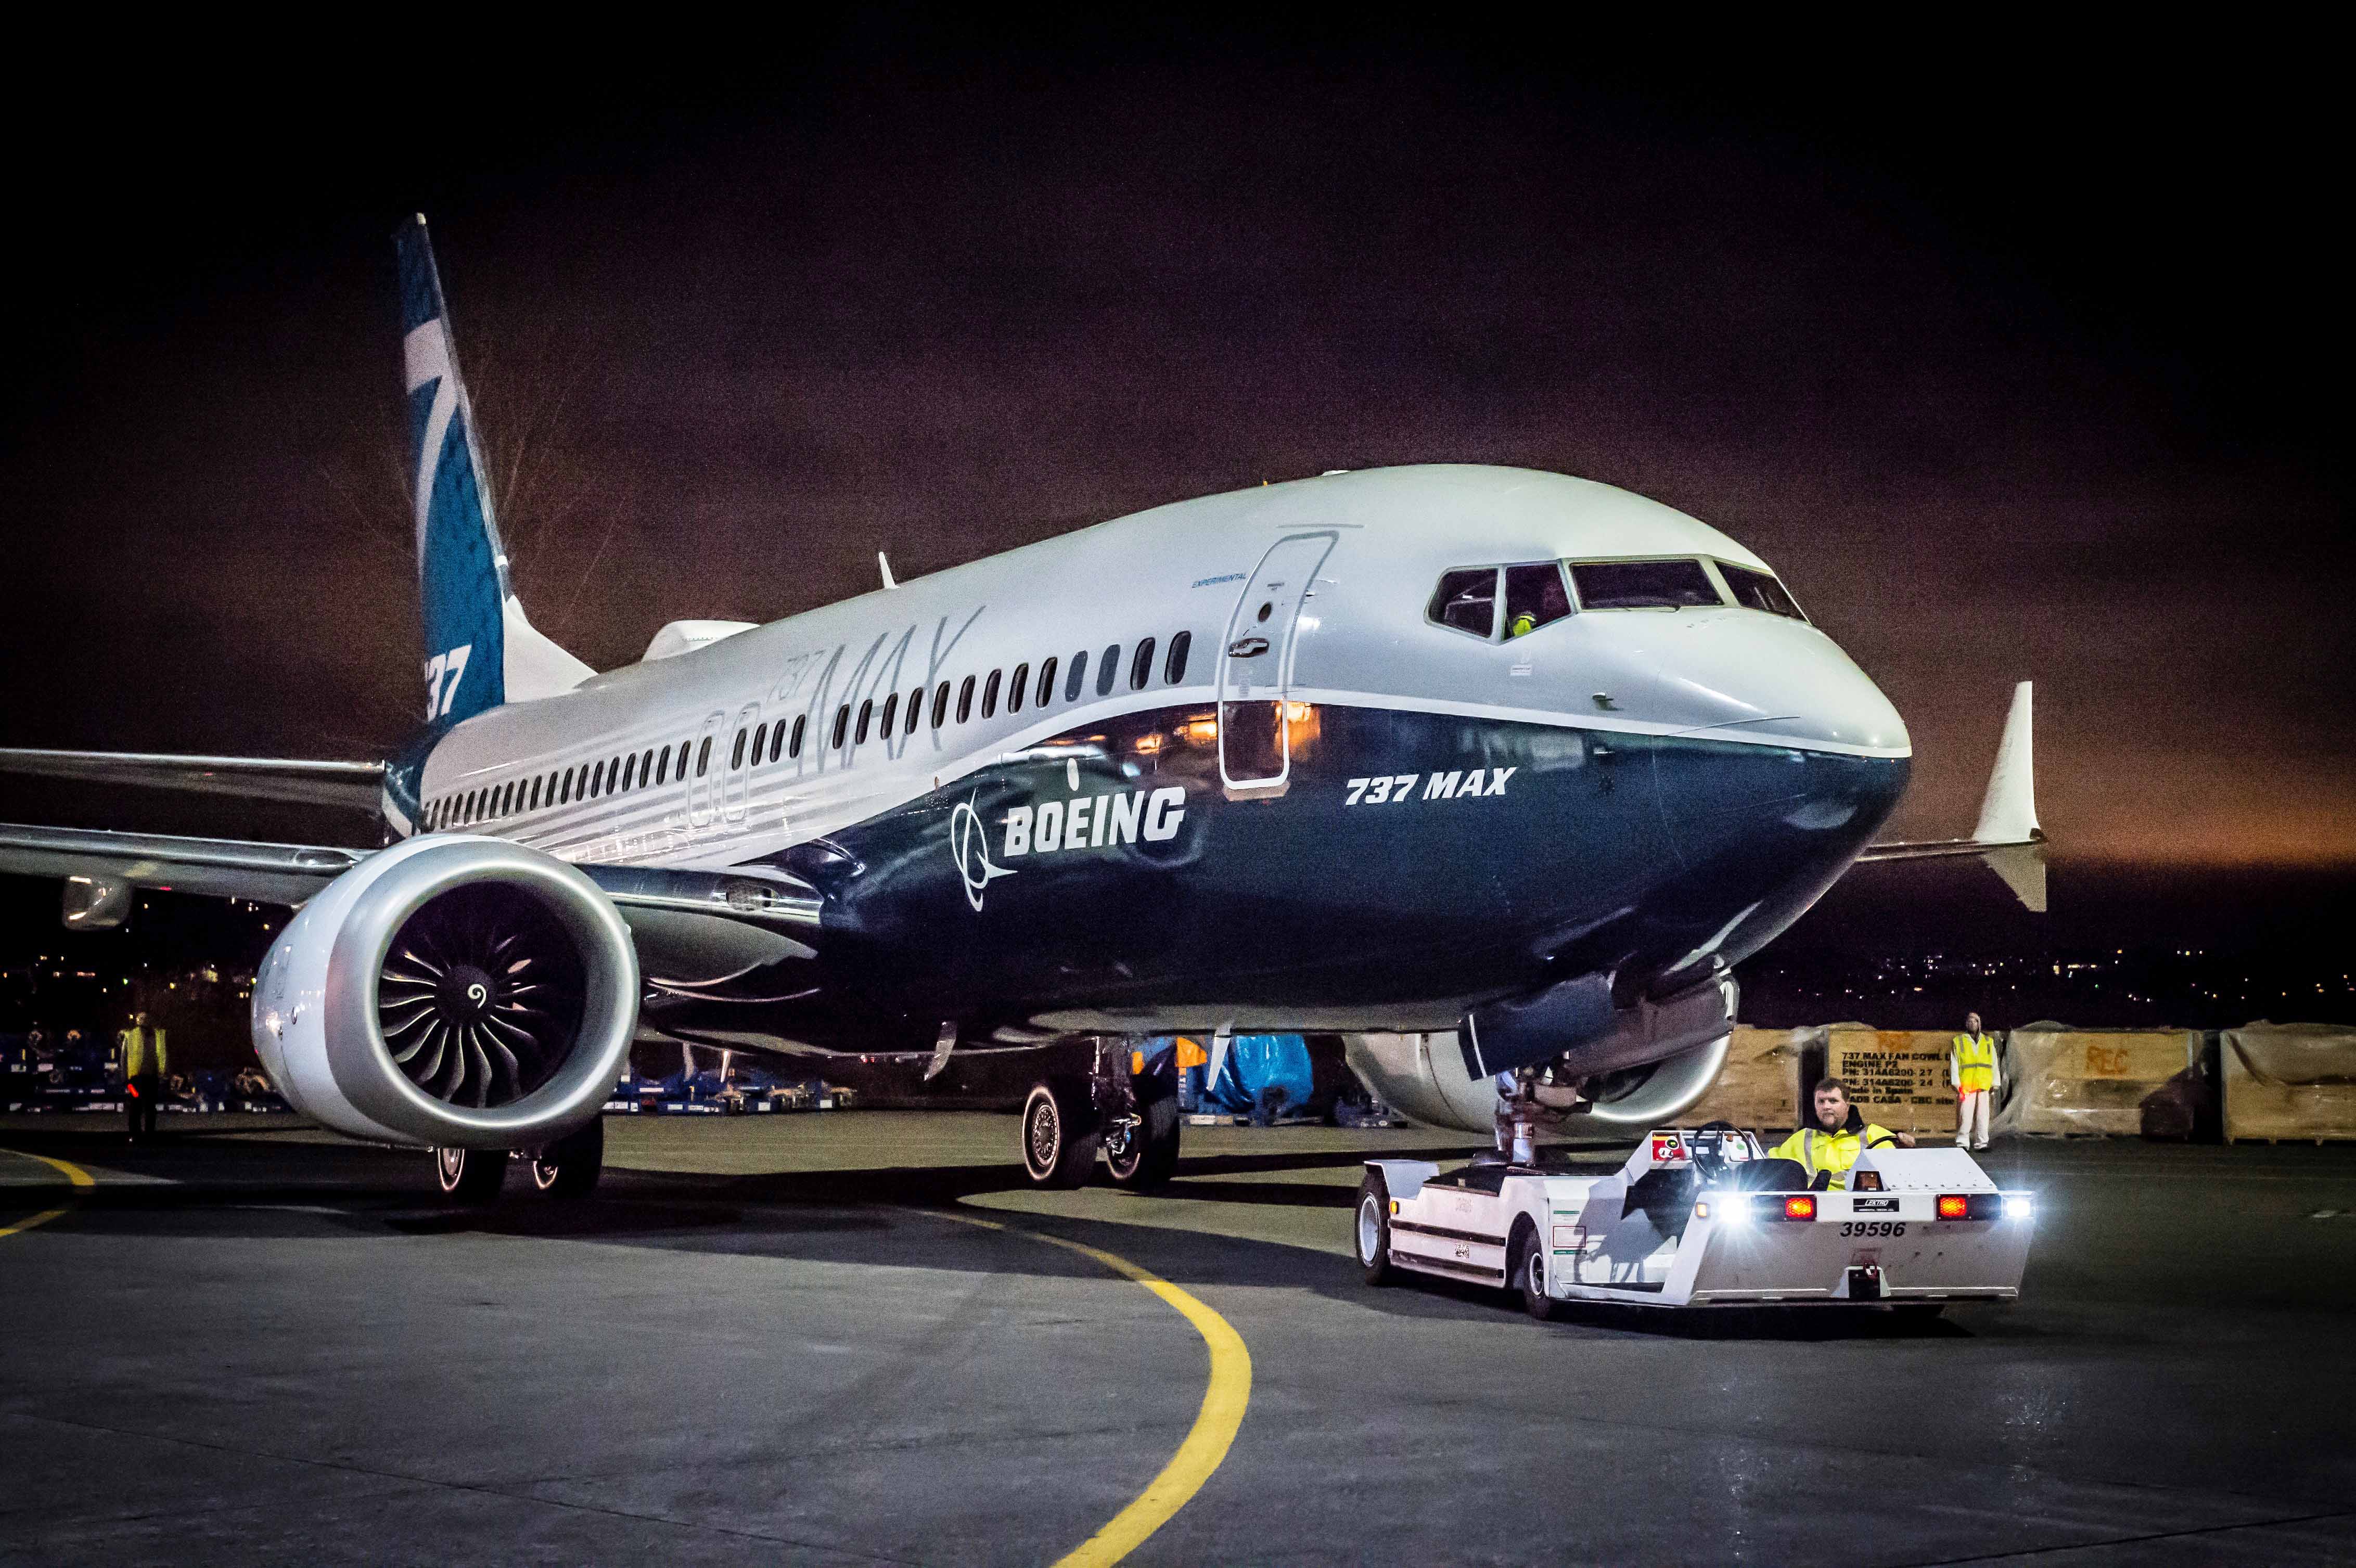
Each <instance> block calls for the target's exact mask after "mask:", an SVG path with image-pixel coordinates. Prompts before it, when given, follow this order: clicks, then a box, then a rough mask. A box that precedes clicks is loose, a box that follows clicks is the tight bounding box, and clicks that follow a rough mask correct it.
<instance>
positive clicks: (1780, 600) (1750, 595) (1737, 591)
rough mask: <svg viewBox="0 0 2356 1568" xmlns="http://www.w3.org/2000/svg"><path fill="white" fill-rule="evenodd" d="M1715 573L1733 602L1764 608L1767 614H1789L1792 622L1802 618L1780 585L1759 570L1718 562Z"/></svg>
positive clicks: (1758, 608)
mask: <svg viewBox="0 0 2356 1568" xmlns="http://www.w3.org/2000/svg"><path fill="white" fill-rule="evenodd" d="M1718 574H1719V576H1720V577H1723V578H1725V579H1726V586H1727V587H1728V588H1729V589H1730V590H1731V591H1732V592H1733V594H1734V602H1735V603H1737V604H1741V605H1744V606H1747V607H1748V608H1750V609H1752V610H1764V611H1766V612H1767V613H1769V614H1770V615H1789V616H1790V617H1791V618H1792V619H1793V620H1794V621H1804V620H1806V619H1807V617H1806V616H1805V615H1803V614H1801V613H1800V607H1799V606H1798V605H1797V604H1794V603H1792V595H1791V594H1790V593H1788V592H1785V591H1784V588H1783V584H1782V583H1780V582H1778V581H1775V580H1774V578H1772V577H1771V576H1769V575H1768V574H1767V573H1766V572H1763V571H1751V569H1750V568H1749V567H1747V566H1734V565H1730V563H1728V562H1726V561H1723V560H1721V561H1719V563H1718Z"/></svg>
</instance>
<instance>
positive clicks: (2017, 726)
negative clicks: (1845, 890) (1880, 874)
mask: <svg viewBox="0 0 2356 1568" xmlns="http://www.w3.org/2000/svg"><path fill="white" fill-rule="evenodd" d="M1959 855H1976V856H1978V857H1979V858H1980V859H1982V860H1983V861H1985V862H1987V868H1988V869H1990V870H1992V871H1994V872H1995V873H1996V874H1997V876H1999V877H2001V878H2003V879H2004V884H2005V886H2007V887H2008V888H2010V889H2011V890H2012V891H2013V894H2014V896H2015V897H2017V898H2019V900H2020V901H2021V902H2022V903H2024V904H2026V905H2028V906H2029V908H2030V909H2032V910H2034V911H2036V912H2038V913H2039V914H2043V913H2044V912H2045V829H2044V828H2042V827H2040V826H2038V822H2037V770H2036V768H2035V766H2034V764H2033V759H2032V757H2031V755H2030V750H2029V682H2027V681H2025V680H2024V681H2022V682H2021V683H2020V684H2019V685H2018V686H2016V687H2014V688H2012V711H2011V712H2010V713H2008V714H2007V715H2006V716H2005V720H2004V739H2002V740H2001V741H1997V748H1996V766H1995V768H1994V769H1992V770H1991V771H1990V772H1989V773H1988V783H1987V795H1984V796H1982V797H1981V800H1980V820H1979V826H1978V827H1975V828H1974V829H1972V836H1971V837H1969V838H1941V839H1934V840H1926V841H1924V842H1922V843H1914V844H1876V845H1873V846H1871V847H1869V848H1867V849H1866V850H1865V851H1864V852H1863V853H1861V854H1859V855H1858V859H1859V860H1934V859H1946V858H1949V857H1952V856H1959Z"/></svg>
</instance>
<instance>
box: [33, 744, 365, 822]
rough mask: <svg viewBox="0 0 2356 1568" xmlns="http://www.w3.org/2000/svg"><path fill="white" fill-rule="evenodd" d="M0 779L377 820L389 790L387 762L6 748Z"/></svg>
mask: <svg viewBox="0 0 2356 1568" xmlns="http://www.w3.org/2000/svg"><path fill="white" fill-rule="evenodd" d="M0 773H21V774H25V775H27V776H31V777H38V778H53V779H78V780H80V781H82V782H84V783H89V784H136V785H139V786H141V787H143V788H146V789H169V790H178V791H181V792H183V793H186V794H194V795H236V796H238V797H239V798H240V799H242V800H269V801H284V802H287V803H290V804H293V805H329V806H342V807H345V808H348V809H349V810H353V811H361V812H366V813H367V814H369V816H375V815H376V814H377V811H378V802H379V799H380V796H381V795H382V793H383V790H384V764H383V763H334V762H313V761H308V760H305V759H300V758H292V757H176V756H168V755H164V754H161V753H156V752H50V751H35V750H28V749H25V748H20V747H0Z"/></svg>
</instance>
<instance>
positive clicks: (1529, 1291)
mask: <svg viewBox="0 0 2356 1568" xmlns="http://www.w3.org/2000/svg"><path fill="white" fill-rule="evenodd" d="M1505 1256H1506V1258H1507V1259H1508V1260H1509V1262H1508V1264H1507V1268H1508V1270H1509V1273H1508V1274H1507V1276H1506V1277H1507V1278H1509V1279H1511V1280H1512V1281H1513V1282H1514V1287H1515V1289H1517V1290H1519V1291H1520V1292H1521V1293H1522V1309H1523V1310H1524V1311H1526V1312H1527V1313H1528V1314H1529V1315H1530V1316H1531V1317H1535V1318H1537V1320H1538V1321H1539V1322H1541V1323H1545V1322H1547V1321H1550V1320H1551V1319H1552V1318H1553V1317H1554V1315H1555V1311H1556V1308H1558V1307H1560V1306H1561V1303H1559V1302H1558V1301H1557V1300H1555V1298H1554V1297H1553V1296H1548V1295H1547V1293H1546V1266H1547V1258H1546V1249H1545V1248H1544V1247H1541V1246H1539V1245H1538V1228H1537V1226H1536V1225H1533V1224H1531V1223H1530V1217H1529V1216H1528V1215H1526V1214H1525V1215H1523V1216H1522V1217H1521V1218H1520V1219H1518V1220H1516V1221H1514V1233H1513V1236H1512V1238H1511V1239H1510V1240H1509V1241H1507V1243H1505Z"/></svg>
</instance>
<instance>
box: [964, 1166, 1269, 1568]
mask: <svg viewBox="0 0 2356 1568" xmlns="http://www.w3.org/2000/svg"><path fill="white" fill-rule="evenodd" d="M927 1212H929V1213H935V1214H938V1215H940V1217H941V1218H943V1219H945V1220H955V1221H958V1223H959V1224H962V1225H979V1226H980V1227H981V1228H982V1229H983V1230H985V1231H1009V1232H1013V1233H1014V1234H1015V1235H1018V1236H1028V1237H1029V1238H1031V1240H1033V1241H1034V1242H1044V1243H1047V1244H1048V1245H1049V1246H1051V1247H1061V1248H1063V1249H1064V1250H1065V1251H1066V1252H1067V1253H1079V1254H1080V1255H1081V1256H1082V1257H1084V1258H1087V1259H1089V1260H1090V1261H1092V1262H1095V1263H1098V1264H1103V1265H1104V1266H1105V1267H1106V1268H1108V1269H1110V1270H1111V1271H1112V1272H1113V1273H1115V1274H1117V1275H1120V1276H1121V1277H1122V1278H1123V1279H1127V1280H1130V1281H1133V1282H1134V1283H1136V1284H1138V1285H1143V1286H1144V1287H1145V1288H1146V1289H1148V1290H1150V1291H1151V1292H1152V1293H1153V1294H1154V1295H1156V1296H1160V1297H1161V1298H1162V1300H1163V1301H1164V1302H1165V1303H1167V1304H1168V1305H1169V1306H1170V1307H1172V1308H1173V1309H1174V1310H1175V1311H1176V1312H1177V1313H1178V1315H1179V1316H1180V1317H1183V1318H1185V1319H1186V1321H1187V1322H1189V1323H1191V1324H1193V1325H1194V1332H1195V1333H1197V1334H1200V1335H1201V1336H1202V1337H1203V1344H1204V1347H1205V1349H1208V1350H1209V1351H1210V1353H1211V1381H1210V1384H1209V1386H1208V1387H1206V1388H1205V1389H1204V1391H1203V1405H1202V1408H1201V1409H1200V1410H1198V1411H1196V1412H1195V1413H1194V1427H1193V1428H1192V1429H1191V1430H1190V1431H1188V1433H1187V1434H1186V1440H1185V1441H1184V1442H1183V1443H1181V1444H1180V1445H1178V1452H1176V1453H1175V1454H1173V1455H1172V1456H1170V1463H1168V1464H1167V1465H1164V1466H1162V1473H1161V1474H1160V1475H1158V1476H1156V1477H1153V1479H1152V1480H1151V1482H1149V1483H1148V1484H1147V1486H1146V1488H1145V1490H1143V1491H1141V1492H1140V1493H1139V1494H1138V1495H1137V1498H1136V1500H1135V1501H1133V1502H1131V1503H1130V1505H1129V1506H1128V1507H1127V1508H1125V1509H1121V1510H1120V1511H1119V1513H1117V1514H1115V1515H1113V1516H1112V1518H1111V1520H1109V1521H1108V1522H1107V1523H1106V1525H1105V1527H1104V1528H1103V1529H1102V1530H1099V1531H1097V1532H1096V1533H1095V1534H1094V1535H1091V1536H1090V1537H1088V1538H1087V1540H1086V1541H1082V1542H1081V1543H1080V1544H1079V1546H1078V1548H1077V1549H1076V1550H1075V1551H1073V1552H1069V1553H1067V1554H1066V1555H1065V1556H1063V1557H1060V1558H1058V1559H1056V1561H1055V1568H1107V1565H1108V1564H1110V1563H1118V1562H1119V1561H1120V1560H1121V1559H1122V1558H1124V1557H1126V1556H1128V1555H1129V1554H1130V1552H1134V1551H1136V1550H1137V1549H1138V1548H1139V1547H1140V1546H1142V1545H1144V1544H1145V1541H1146V1538H1147V1537H1148V1536H1151V1534H1152V1533H1153V1532H1154V1531H1157V1530H1160V1529H1161V1528H1162V1526H1163V1525H1165V1524H1167V1523H1169V1522H1170V1519H1171V1516H1172V1515H1173V1514H1175V1513H1176V1512H1177V1511H1178V1510H1179V1509H1182V1508H1184V1507H1185V1506H1186V1504H1187V1503H1188V1502H1189V1501H1190V1500H1191V1499H1193V1498H1194V1494H1195V1493H1196V1492H1199V1491H1201V1490H1202V1489H1203V1483H1204V1482H1205V1481H1207V1480H1209V1479H1210V1478H1211V1474H1212V1472H1213V1471H1215V1470H1216V1469H1217V1468H1218V1467H1219V1464H1220V1462H1221V1461H1222V1460H1224V1459H1226V1456H1227V1449H1228V1447H1229V1446H1230V1445H1233V1444H1234V1442H1235V1440H1236V1431H1237V1428H1238V1427H1240V1426H1242V1425H1243V1424H1244V1410H1245V1408H1246V1407H1247V1406H1248V1405H1249V1404H1250V1403H1251V1381H1252V1365H1251V1351H1250V1350H1249V1349H1247V1348H1246V1347H1245V1345H1244V1338H1243V1336H1242V1335H1240V1334H1238V1333H1237V1332H1236V1331H1235V1328H1233V1327H1232V1326H1231V1325H1230V1324H1229V1323H1228V1322H1227V1320H1226V1318H1224V1317H1220V1316H1219V1315H1218V1314H1217V1313H1215V1312H1214V1311H1212V1310H1211V1309H1210V1308H1209V1307H1205V1306H1204V1305H1203V1303H1202V1302H1200V1301H1198V1300H1196V1299H1195V1298H1194V1296H1189V1295H1188V1294H1187V1293H1186V1292H1184V1291H1183V1290H1181V1289H1179V1288H1178V1287H1177V1286H1176V1285H1173V1284H1171V1283H1170V1282H1169V1281H1168V1280H1166V1279H1163V1278H1162V1276H1161V1275H1157V1274H1154V1273H1152V1272H1151V1270H1148V1269H1143V1268H1140V1267H1139V1266H1138V1265H1137V1264H1133V1263H1131V1262H1130V1261H1129V1260H1128V1259H1127V1258H1124V1257H1121V1256H1119V1255H1118V1254H1117V1253H1108V1252H1105V1251H1103V1250H1102V1249H1101V1248H1098V1247H1091V1246H1085V1245H1083V1244H1082V1243H1078V1242H1067V1241H1066V1240H1065V1239H1064V1238H1063V1237H1061V1236H1051V1235H1048V1234H1047V1233H1046V1232H1044V1231H1033V1230H1030V1229H1027V1228H1026V1227H1024V1226H1021V1225H1008V1224H1002V1223H1001V1222H1000V1221H996V1220H983V1219H980V1218H978V1217H976V1216H974V1215H971V1214H952V1213H949V1212H948V1211H945V1210H938V1209H936V1210H929V1211H927Z"/></svg>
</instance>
